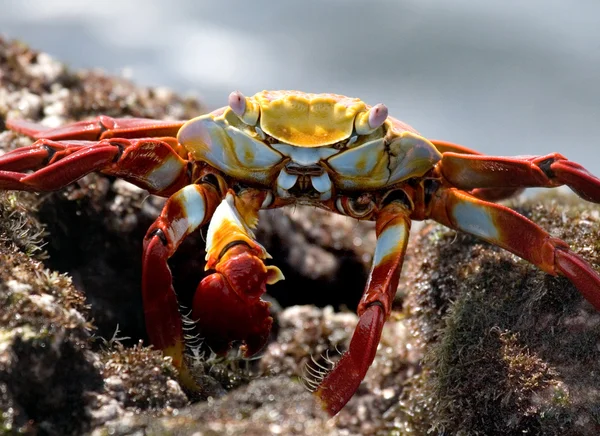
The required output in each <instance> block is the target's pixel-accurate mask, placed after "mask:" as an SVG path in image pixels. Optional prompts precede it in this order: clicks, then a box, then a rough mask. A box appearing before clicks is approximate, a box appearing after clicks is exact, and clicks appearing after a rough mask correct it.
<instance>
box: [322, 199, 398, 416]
mask: <svg viewBox="0 0 600 436" xmlns="http://www.w3.org/2000/svg"><path fill="white" fill-rule="evenodd" d="M408 215H409V211H408V210H407V209H406V207H405V206H404V205H403V204H401V203H399V202H392V203H390V204H388V205H387V206H386V207H384V208H383V209H382V211H381V212H380V213H379V215H378V217H377V221H376V232H377V245H376V248H375V255H374V258H373V266H372V268H371V272H370V274H369V280H368V283H367V286H366V290H365V293H364V295H363V298H362V300H361V302H360V304H359V306H358V314H359V316H360V319H359V321H358V325H357V326H356V329H355V330H354V334H353V336H352V340H351V341H350V347H349V348H348V350H347V351H346V352H345V353H344V354H343V356H342V357H341V359H340V361H339V362H338V363H337V364H336V365H335V366H334V368H333V370H332V371H331V372H330V373H329V374H328V375H327V376H326V377H325V378H324V379H323V381H322V382H321V384H320V385H319V386H318V387H317V388H316V390H315V394H316V395H317V396H318V397H319V398H320V399H321V401H322V403H323V407H324V408H325V409H326V410H327V411H328V412H329V413H330V414H331V415H335V414H336V413H338V412H339V411H340V410H341V409H342V408H343V407H344V405H345V404H346V403H347V402H348V400H350V398H351V397H352V395H354V393H355V392H356V390H357V389H358V386H359V385H360V383H361V382H362V380H363V379H364V377H365V375H366V373H367V370H368V369H369V367H370V366H371V363H372V362H373V359H374V358H375V353H376V351H377V345H378V344H379V340H380V338H381V332H382V329H383V325H384V323H385V321H386V319H387V318H388V316H389V314H390V311H391V306H392V301H393V299H394V295H395V294H396V290H397V287H398V280H399V278H400V271H401V269H402V263H403V260H404V253H405V252H406V245H407V243H408V236H409V232H410V220H409V218H408Z"/></svg>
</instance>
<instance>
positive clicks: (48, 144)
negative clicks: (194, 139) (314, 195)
mask: <svg viewBox="0 0 600 436" xmlns="http://www.w3.org/2000/svg"><path fill="white" fill-rule="evenodd" d="M187 164H188V162H187V161H186V160H185V159H183V158H181V157H180V155H179V154H178V153H177V152H176V151H175V150H174V149H173V148H172V147H171V145H170V144H169V143H167V142H165V141H164V140H161V139H131V140H129V139H120V138H119V139H110V140H108V139H103V140H101V141H98V142H95V141H83V140H73V141H53V140H49V139H40V140H38V141H36V142H35V143H34V144H33V145H31V146H29V147H23V148H18V149H16V150H13V151H11V152H8V153H6V154H4V155H2V156H0V189H14V190H20V191H55V190H58V189H61V188H63V187H65V186H67V185H69V184H71V183H73V182H75V181H76V180H78V179H80V178H81V177H83V176H85V175H86V174H89V173H91V172H94V171H101V172H103V173H104V174H108V175H114V176H119V177H121V178H123V179H124V180H127V181H129V182H131V183H133V184H135V185H137V186H139V187H141V188H143V189H147V190H148V191H150V193H153V194H159V195H170V194H171V193H173V192H175V191H176V190H178V189H180V188H181V187H183V186H185V185H186V184H187V183H189V178H190V176H189V174H188V171H187ZM27 171H33V172H31V173H29V172H27Z"/></svg>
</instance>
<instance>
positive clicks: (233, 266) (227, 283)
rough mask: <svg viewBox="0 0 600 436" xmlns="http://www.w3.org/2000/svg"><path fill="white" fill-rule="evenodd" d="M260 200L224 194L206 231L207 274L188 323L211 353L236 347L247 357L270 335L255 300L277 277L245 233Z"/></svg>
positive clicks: (254, 193)
mask: <svg viewBox="0 0 600 436" xmlns="http://www.w3.org/2000/svg"><path fill="white" fill-rule="evenodd" d="M265 198H266V193H265V192H264V191H262V192H261V191H259V190H253V189H246V190H245V191H244V192H241V193H238V194H234V193H233V192H232V191H229V192H228V193H227V195H226V196H225V198H224V199H223V201H222V202H221V204H220V205H219V206H218V208H217V210H216V211H215V214H214V216H213V219H212V220H211V223H210V226H209V229H208V234H207V237H206V270H207V271H212V273H211V274H209V275H208V276H207V277H205V278H204V279H203V280H202V281H201V283H200V284H199V286H198V288H197V290H196V293H195V295H194V301H193V306H192V317H193V319H194V320H195V322H196V325H197V326H198V328H199V330H200V331H201V333H202V336H204V338H205V341H206V343H207V344H208V345H209V346H210V347H211V349H212V350H213V351H215V352H216V353H221V352H225V351H227V350H228V349H229V346H230V344H231V343H232V342H233V341H241V342H242V343H243V344H242V350H243V351H244V352H245V355H246V356H247V357H249V356H251V355H253V354H255V353H257V352H258V351H260V349H262V347H263V346H264V345H265V344H266V342H267V339H268V337H269V333H270V331H271V325H272V323H273V319H272V318H271V315H270V312H269V306H270V304H269V303H267V302H265V301H263V300H262V299H261V298H260V297H261V296H262V295H263V294H264V293H265V292H266V285H267V284H273V283H275V282H277V281H279V280H281V279H283V275H282V274H281V271H280V270H279V268H277V267H275V266H267V265H265V264H264V260H265V259H267V258H270V256H269V254H268V253H267V252H266V250H265V249H264V248H263V247H262V245H260V244H259V243H258V242H256V241H255V239H254V234H253V233H252V230H251V229H252V228H254V226H255V225H256V223H257V221H258V210H259V209H260V207H261V205H262V203H263V202H264V200H265Z"/></svg>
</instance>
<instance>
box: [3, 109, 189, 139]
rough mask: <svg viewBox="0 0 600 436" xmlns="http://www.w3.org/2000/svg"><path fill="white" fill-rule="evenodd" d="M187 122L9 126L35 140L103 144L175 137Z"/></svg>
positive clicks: (111, 120)
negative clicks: (51, 126)
mask: <svg viewBox="0 0 600 436" xmlns="http://www.w3.org/2000/svg"><path fill="white" fill-rule="evenodd" d="M184 123H185V122H184V121H162V120H151V119H146V118H111V117H107V116H105V115H100V116H99V117H96V118H94V119H92V120H88V121H77V122H75V123H71V124H67V125H64V126H60V127H56V128H48V127H45V126H42V125H40V124H36V123H33V122H31V121H26V120H7V121H6V127H7V128H8V129H10V130H13V131H15V132H18V133H22V134H23V135H27V136H30V137H32V138H35V139H42V138H44V139H52V140H56V141H59V140H65V139H80V140H88V141H99V140H101V139H108V138H156V137H161V136H170V137H175V136H177V132H178V131H179V129H180V128H181V126H183V124H184Z"/></svg>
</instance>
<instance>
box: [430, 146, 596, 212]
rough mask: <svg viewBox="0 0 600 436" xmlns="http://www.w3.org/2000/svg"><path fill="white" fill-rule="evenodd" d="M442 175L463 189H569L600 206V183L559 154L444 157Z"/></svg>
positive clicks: (461, 154) (459, 154) (441, 163)
mask: <svg viewBox="0 0 600 436" xmlns="http://www.w3.org/2000/svg"><path fill="white" fill-rule="evenodd" d="M440 165H441V166H440V168H441V172H442V174H443V175H444V177H445V178H446V179H447V180H448V181H449V182H450V183H451V184H452V185H454V186H456V187H457V188H460V189H465V190H471V189H476V188H477V189H481V188H484V189H498V188H525V187H542V188H552V187H557V186H561V185H567V186H569V187H570V188H571V189H572V190H573V191H575V192H576V193H577V194H578V195H579V196H580V197H581V198H583V199H585V200H588V201H593V202H595V203H600V179H598V177H595V176H594V175H592V174H590V173H589V172H588V171H587V170H586V169H585V168H583V167H582V166H581V165H579V164H578V163H575V162H572V161H570V160H567V159H566V158H565V157H564V156H562V155H560V154H558V153H551V154H549V155H546V156H524V157H495V156H480V155H469V154H463V153H452V152H448V153H444V154H443V156H442V160H441V162H440Z"/></svg>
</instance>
